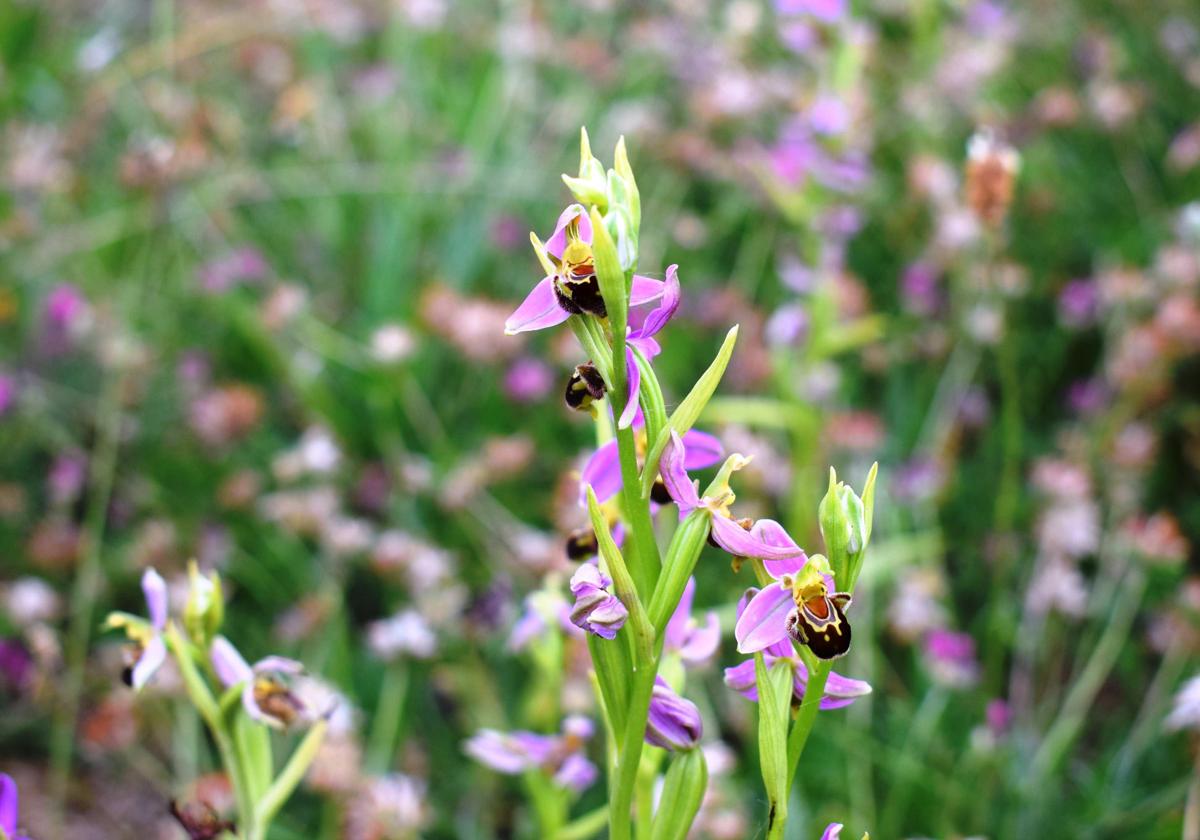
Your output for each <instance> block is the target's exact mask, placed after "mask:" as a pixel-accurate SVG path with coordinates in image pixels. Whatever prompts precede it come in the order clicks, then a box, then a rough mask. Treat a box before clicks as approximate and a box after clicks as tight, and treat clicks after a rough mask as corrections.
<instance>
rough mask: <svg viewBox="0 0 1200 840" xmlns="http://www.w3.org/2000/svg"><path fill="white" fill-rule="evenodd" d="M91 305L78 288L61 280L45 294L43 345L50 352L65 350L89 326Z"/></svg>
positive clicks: (62, 351)
mask: <svg viewBox="0 0 1200 840" xmlns="http://www.w3.org/2000/svg"><path fill="white" fill-rule="evenodd" d="M89 313H90V307H89V306H88V302H87V298H85V297H84V296H83V292H81V291H79V289H78V287H76V286H73V285H71V284H70V283H60V284H59V285H57V286H55V287H54V288H53V289H51V290H50V294H48V295H47V296H46V302H45V310H44V313H43V317H44V332H43V334H42V347H43V349H44V350H45V351H46V352H47V353H50V354H58V353H65V352H66V351H67V350H69V349H70V347H71V345H72V344H73V343H74V342H75V340H76V339H77V338H79V336H80V335H81V334H82V333H83V332H84V331H85V330H86V329H87V325H88V320H89Z"/></svg>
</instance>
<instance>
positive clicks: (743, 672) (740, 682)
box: [725, 659, 758, 703]
mask: <svg viewBox="0 0 1200 840" xmlns="http://www.w3.org/2000/svg"><path fill="white" fill-rule="evenodd" d="M725 685H727V686H729V687H730V688H732V689H733V690H734V691H736V692H737V693H738V694H740V695H742V696H743V697H745V698H746V699H748V700H753V701H754V702H755V703H757V702H758V678H757V677H756V675H755V672H754V660H753V659H747V660H745V661H743V662H740V663H739V664H737V665H734V666H733V667H732V668H726V669H725Z"/></svg>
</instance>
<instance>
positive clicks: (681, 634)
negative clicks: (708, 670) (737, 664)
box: [663, 577, 721, 665]
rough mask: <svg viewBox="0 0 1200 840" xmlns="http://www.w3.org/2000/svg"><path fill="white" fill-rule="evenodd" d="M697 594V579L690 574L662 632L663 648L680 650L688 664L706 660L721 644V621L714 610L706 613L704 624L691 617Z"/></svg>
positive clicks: (680, 656) (677, 651) (682, 657)
mask: <svg viewBox="0 0 1200 840" xmlns="http://www.w3.org/2000/svg"><path fill="white" fill-rule="evenodd" d="M695 595H696V579H695V578H694V577H691V578H688V582H687V586H685V587H684V588H683V596H682V597H681V598H680V599H679V606H677V607H675V612H674V613H672V614H671V620H670V621H668V622H667V627H666V630H665V631H664V632H663V649H664V650H667V651H674V652H675V653H678V654H679V658H680V659H682V660H683V661H684V662H686V663H687V664H689V665H700V664H702V663H704V662H707V661H708V660H709V659H711V658H712V655H713V654H714V653H716V652H717V648H718V647H719V646H720V644H721V624H720V622H719V621H718V620H717V614H716V613H715V612H711V611H710V612H708V613H707V614H705V616H704V624H702V625H701V624H697V623H696V620H695V619H693V618H692V600H693V598H694V597H695Z"/></svg>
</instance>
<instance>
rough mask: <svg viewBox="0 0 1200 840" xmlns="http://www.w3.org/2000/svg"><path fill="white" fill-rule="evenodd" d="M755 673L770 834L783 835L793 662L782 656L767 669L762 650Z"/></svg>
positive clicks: (770, 835)
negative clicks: (783, 658)
mask: <svg viewBox="0 0 1200 840" xmlns="http://www.w3.org/2000/svg"><path fill="white" fill-rule="evenodd" d="M754 676H755V680H756V681H757V685H758V760H759V765H760V767H761V769H762V777H763V786H764V787H765V788H766V791H767V801H768V803H769V805H770V811H769V813H768V816H767V836H768V837H774V836H782V834H781V832H782V826H783V825H784V824H785V823H786V822H787V788H788V784H787V781H788V765H787V736H788V708H789V706H790V701H791V696H792V665H791V663H790V662H787V661H786V660H782V659H781V660H778V661H777V662H776V663H775V665H774V666H773V667H772V668H771V669H770V670H769V671H768V670H767V666H766V663H765V662H764V661H763V656H762V653H756V654H754Z"/></svg>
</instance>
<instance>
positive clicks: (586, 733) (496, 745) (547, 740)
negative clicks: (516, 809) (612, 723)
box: [463, 715, 598, 793]
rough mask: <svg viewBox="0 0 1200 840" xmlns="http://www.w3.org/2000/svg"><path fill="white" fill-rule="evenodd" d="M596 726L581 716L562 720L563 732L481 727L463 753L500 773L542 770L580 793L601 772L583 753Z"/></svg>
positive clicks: (563, 785) (556, 781) (470, 739)
mask: <svg viewBox="0 0 1200 840" xmlns="http://www.w3.org/2000/svg"><path fill="white" fill-rule="evenodd" d="M594 729H595V727H594V726H593V725H592V722H591V721H590V720H589V719H588V718H585V717H580V716H579V715H572V716H570V717H568V718H567V719H566V720H564V721H563V729H562V734H561V735H539V734H538V733H536V732H526V731H517V732H498V731H496V730H495V729H481V730H479V732H477V733H476V734H475V735H473V736H472V737H471V738H469V739H468V740H467V742H466V743H465V744H464V745H463V752H465V753H466V754H467V755H469V756H470V757H471V758H473V759H475V760H476V761H478V762H479V763H480V764H482V765H484V766H485V767H490V768H491V769H493V770H495V771H497V772H499V773H505V774H508V775H517V774H519V773H525V772H527V771H529V770H541V771H542V772H543V773H546V774H547V775H549V776H550V777H551V778H552V779H553V780H554V782H555V783H556V784H558V785H560V786H561V787H564V788H566V789H568V790H572V791H575V792H576V793H579V792H581V791H583V790H585V789H587V788H588V787H591V785H592V784H593V783H594V782H595V781H596V777H597V775H598V771H597V770H596V767H595V765H594V764H592V763H591V762H590V761H588V759H587V757H586V756H584V755H583V747H584V744H586V743H587V741H588V740H589V739H590V738H591V737H592V733H593V731H594Z"/></svg>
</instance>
